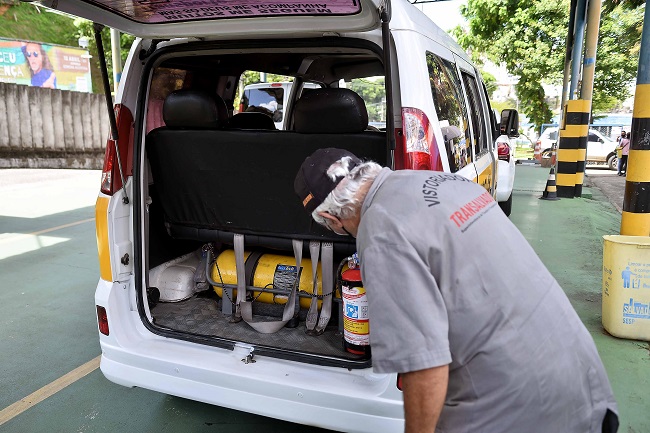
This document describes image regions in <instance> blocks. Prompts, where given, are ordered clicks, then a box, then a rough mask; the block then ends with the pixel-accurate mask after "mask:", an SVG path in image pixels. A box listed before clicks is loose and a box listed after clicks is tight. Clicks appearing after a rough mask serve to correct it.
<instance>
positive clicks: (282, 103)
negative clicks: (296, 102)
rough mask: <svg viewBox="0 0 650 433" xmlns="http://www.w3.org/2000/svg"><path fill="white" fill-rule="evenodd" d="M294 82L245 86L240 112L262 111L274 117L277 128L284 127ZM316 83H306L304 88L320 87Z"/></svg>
mask: <svg viewBox="0 0 650 433" xmlns="http://www.w3.org/2000/svg"><path fill="white" fill-rule="evenodd" d="M292 87H293V82H291V81H283V82H279V83H257V84H249V85H247V86H246V87H244V91H243V92H242V95H241V99H240V103H239V112H240V113H244V112H260V113H264V114H266V115H267V116H269V117H270V118H271V119H273V123H274V124H275V127H276V128H277V129H284V119H285V116H284V113H285V107H288V106H289V101H290V99H289V95H290V94H291V88H292ZM320 87H321V86H320V85H319V84H315V83H304V84H303V88H304V89H319V88H320Z"/></svg>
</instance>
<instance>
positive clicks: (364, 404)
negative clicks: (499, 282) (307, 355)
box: [96, 281, 404, 433]
mask: <svg viewBox="0 0 650 433" xmlns="http://www.w3.org/2000/svg"><path fill="white" fill-rule="evenodd" d="M128 292H129V290H125V287H124V284H119V283H116V284H112V283H109V282H105V281H100V283H99V285H98V288H97V292H96V301H97V304H98V305H102V306H105V307H106V309H107V313H108V317H109V327H110V334H109V336H104V335H101V334H100V344H101V348H102V358H101V365H100V367H101V371H102V373H103V374H104V375H105V376H106V378H107V379H109V380H110V381H112V382H115V383H117V384H120V385H123V386H127V387H136V386H137V387H140V388H145V389H150V390H153V391H158V392H161V393H165V394H170V395H175V396H178V397H182V398H187V399H191V400H196V401H200V402H204V403H208V404H214V405H217V406H223V407H227V408H231V409H236V410H240V411H244V412H250V413H255V414H259V415H263V416H268V417H272V418H278V419H283V420H286V421H291V422H296V423H299V424H304V425H312V426H318V427H322V428H327V429H331V430H338V431H345V432H359V433H366V432H367V433H370V432H401V431H403V430H404V420H403V409H402V395H401V392H400V391H399V390H398V389H397V387H396V375H394V374H392V375H385V374H375V373H373V372H372V369H362V370H348V369H344V368H336V367H325V366H318V365H312V364H304V363H300V362H295V361H287V360H282V359H277V358H269V357H264V356H261V355H257V356H254V357H253V359H254V361H255V362H252V363H248V364H247V363H245V362H244V360H245V358H246V357H247V355H249V353H250V349H251V347H250V346H247V345H244V344H241V345H240V344H237V345H235V348H234V350H228V349H223V348H218V347H212V346H207V345H202V344H197V343H192V342H188V341H183V340H176V339H172V338H165V337H161V336H159V335H155V334H153V333H151V332H149V331H148V330H147V329H146V328H145V327H144V325H143V324H142V321H141V320H140V317H139V315H138V313H137V311H133V310H131V309H130V308H129V305H130V303H129V302H128V299H127V298H128V295H127V294H128ZM254 353H255V352H254V351H253V354H254Z"/></svg>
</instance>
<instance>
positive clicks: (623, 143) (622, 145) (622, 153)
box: [616, 131, 630, 176]
mask: <svg viewBox="0 0 650 433" xmlns="http://www.w3.org/2000/svg"><path fill="white" fill-rule="evenodd" d="M629 153H630V138H629V134H626V133H625V131H623V132H621V139H620V141H619V142H618V148H617V155H616V156H617V157H618V175H619V176H625V173H626V172H627V157H628V155H629Z"/></svg>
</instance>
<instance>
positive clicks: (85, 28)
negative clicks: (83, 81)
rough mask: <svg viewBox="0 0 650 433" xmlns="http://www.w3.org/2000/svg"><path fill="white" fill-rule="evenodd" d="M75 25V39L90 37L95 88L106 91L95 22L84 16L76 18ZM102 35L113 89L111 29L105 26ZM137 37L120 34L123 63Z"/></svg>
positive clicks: (89, 49) (99, 91)
mask: <svg viewBox="0 0 650 433" xmlns="http://www.w3.org/2000/svg"><path fill="white" fill-rule="evenodd" d="M74 26H75V29H76V30H75V33H74V34H75V37H76V39H75V40H78V39H79V38H80V37H82V36H85V37H87V38H88V51H90V55H91V56H93V58H92V59H91V61H90V63H91V68H92V70H93V75H92V78H93V90H94V91H95V93H104V87H103V84H102V80H101V69H100V66H99V57H98V54H97V53H98V51H97V44H96V43H95V30H94V29H93V23H92V22H91V21H88V20H85V19H83V18H77V19H75V20H74ZM101 35H102V45H103V46H104V56H105V58H106V67H107V69H108V79H109V82H110V84H111V89H113V88H114V87H113V55H112V53H111V30H110V29H109V28H108V27H104V29H103V30H102V32H101ZM134 39H135V37H133V36H132V35H127V34H124V33H121V34H120V55H121V58H122V64H124V61H125V60H126V57H127V56H128V55H129V50H130V49H131V45H132V44H133V41H134Z"/></svg>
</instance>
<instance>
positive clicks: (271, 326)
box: [235, 235, 302, 334]
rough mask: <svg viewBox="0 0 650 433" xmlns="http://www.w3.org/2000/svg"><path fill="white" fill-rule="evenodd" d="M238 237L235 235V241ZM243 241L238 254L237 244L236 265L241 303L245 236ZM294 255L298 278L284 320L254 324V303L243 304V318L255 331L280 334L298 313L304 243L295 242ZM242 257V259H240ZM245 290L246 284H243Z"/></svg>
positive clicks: (284, 311)
mask: <svg viewBox="0 0 650 433" xmlns="http://www.w3.org/2000/svg"><path fill="white" fill-rule="evenodd" d="M237 236H238V235H235V240H236V239H237V238H236V237H237ZM239 236H242V240H241V244H242V245H241V251H240V252H239V253H238V252H237V244H236V243H235V263H236V265H237V300H238V301H239V290H240V281H244V276H243V274H244V272H243V271H242V277H241V278H240V276H239V275H240V274H239V266H240V262H241V266H242V269H243V266H244V248H243V243H244V242H243V235H239ZM293 254H294V255H295V257H296V278H295V280H294V283H293V286H292V287H291V293H290V294H289V298H288V299H287V303H286V304H285V305H284V310H283V312H282V320H274V321H270V322H254V321H253V303H252V302H249V301H242V302H241V317H242V318H243V319H244V321H245V322H246V323H248V324H249V325H250V326H251V327H252V328H253V329H255V330H256V331H257V332H259V333H261V334H272V333H274V332H278V331H279V330H280V329H282V328H283V327H284V325H285V324H286V323H287V322H288V321H289V320H291V319H292V318H293V313H294V311H296V298H297V296H298V293H297V292H298V286H299V285H300V265H301V264H302V241H301V240H296V239H294V240H293ZM239 256H241V257H239ZM242 284H243V285H244V289H245V286H246V283H242Z"/></svg>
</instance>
